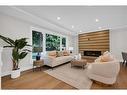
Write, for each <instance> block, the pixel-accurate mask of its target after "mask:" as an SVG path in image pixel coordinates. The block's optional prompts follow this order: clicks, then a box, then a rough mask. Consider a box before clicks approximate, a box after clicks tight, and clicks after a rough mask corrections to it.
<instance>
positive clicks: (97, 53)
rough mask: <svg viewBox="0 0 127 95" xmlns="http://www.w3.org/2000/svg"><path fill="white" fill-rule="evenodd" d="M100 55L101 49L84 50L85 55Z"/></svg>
mask: <svg viewBox="0 0 127 95" xmlns="http://www.w3.org/2000/svg"><path fill="white" fill-rule="evenodd" d="M100 55H101V51H84V56H93V57H99V56H100Z"/></svg>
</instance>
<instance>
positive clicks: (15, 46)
mask: <svg viewBox="0 0 127 95" xmlns="http://www.w3.org/2000/svg"><path fill="white" fill-rule="evenodd" d="M0 39H2V40H3V41H5V42H6V43H7V44H8V45H7V46H3V48H7V47H9V48H12V63H13V68H12V73H11V78H17V77H19V76H20V68H19V62H20V60H21V59H23V58H25V57H26V55H27V54H28V53H29V52H30V50H29V49H26V48H25V47H26V46H30V45H28V44H27V43H28V42H27V41H26V40H27V38H21V39H16V40H13V39H11V38H8V37H4V36H2V35H0Z"/></svg>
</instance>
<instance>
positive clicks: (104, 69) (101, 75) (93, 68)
mask: <svg viewBox="0 0 127 95" xmlns="http://www.w3.org/2000/svg"><path fill="white" fill-rule="evenodd" d="M119 70H120V63H119V61H117V60H113V61H111V62H103V63H97V62H95V63H91V64H89V66H88V68H87V75H88V77H89V78H90V79H93V80H96V81H99V82H102V83H104V84H114V83H115V82H116V79H117V75H118V73H119Z"/></svg>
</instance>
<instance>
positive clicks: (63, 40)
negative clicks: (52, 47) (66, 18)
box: [62, 37, 66, 47]
mask: <svg viewBox="0 0 127 95" xmlns="http://www.w3.org/2000/svg"><path fill="white" fill-rule="evenodd" d="M62 47H66V38H65V37H63V38H62Z"/></svg>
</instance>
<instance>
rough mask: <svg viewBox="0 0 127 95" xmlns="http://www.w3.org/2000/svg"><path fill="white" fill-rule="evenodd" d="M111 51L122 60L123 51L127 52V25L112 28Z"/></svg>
mask: <svg viewBox="0 0 127 95" xmlns="http://www.w3.org/2000/svg"><path fill="white" fill-rule="evenodd" d="M110 51H111V52H112V53H113V54H114V55H115V56H116V57H117V58H118V59H119V60H120V61H121V60H122V55H121V52H127V27H123V28H119V29H111V30H110Z"/></svg>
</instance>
